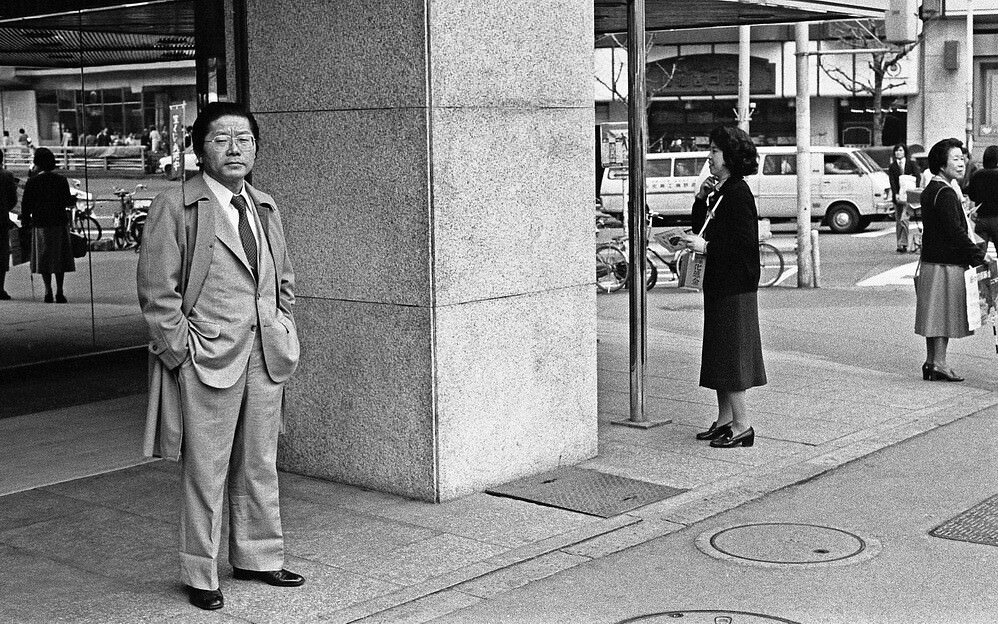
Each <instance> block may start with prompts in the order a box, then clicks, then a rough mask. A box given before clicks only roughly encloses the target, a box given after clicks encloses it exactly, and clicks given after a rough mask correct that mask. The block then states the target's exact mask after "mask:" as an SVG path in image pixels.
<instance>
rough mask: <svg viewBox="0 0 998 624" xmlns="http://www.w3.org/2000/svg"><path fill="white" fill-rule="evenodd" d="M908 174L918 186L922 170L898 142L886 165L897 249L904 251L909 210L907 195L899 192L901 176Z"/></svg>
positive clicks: (907, 232) (906, 245) (905, 147)
mask: <svg viewBox="0 0 998 624" xmlns="http://www.w3.org/2000/svg"><path fill="white" fill-rule="evenodd" d="M903 175H910V176H914V178H915V186H918V183H919V179H920V177H921V175H922V170H921V169H919V168H918V164H917V163H916V162H915V161H914V160H912V158H911V154H909V153H908V147H907V146H906V145H905V144H904V143H898V144H897V145H895V146H894V151H893V152H891V164H890V165H889V166H888V167H887V177H888V178H890V181H891V195H892V196H893V198H894V219H895V224H894V231H895V234H897V251H898V253H905V252H907V251H908V240H909V227H910V224H911V212H910V208H909V207H908V197H907V196H906V195H903V194H902V193H901V176H903Z"/></svg>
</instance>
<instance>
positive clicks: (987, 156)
mask: <svg viewBox="0 0 998 624" xmlns="http://www.w3.org/2000/svg"><path fill="white" fill-rule="evenodd" d="M982 162H983V163H984V168H985V169H996V168H998V145H989V146H988V147H987V149H986V150H984V159H983V161H982Z"/></svg>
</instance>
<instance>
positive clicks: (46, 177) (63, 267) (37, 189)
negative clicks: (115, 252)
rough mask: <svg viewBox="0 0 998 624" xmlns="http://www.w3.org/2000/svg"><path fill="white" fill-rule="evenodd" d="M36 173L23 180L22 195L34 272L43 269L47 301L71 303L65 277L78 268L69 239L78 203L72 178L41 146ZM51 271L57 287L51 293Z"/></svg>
mask: <svg viewBox="0 0 998 624" xmlns="http://www.w3.org/2000/svg"><path fill="white" fill-rule="evenodd" d="M34 164H35V166H34V171H35V175H33V176H31V177H29V178H28V181H27V182H25V183H24V195H23V196H22V197H21V225H22V226H30V227H31V230H32V231H31V234H32V236H31V272H32V273H40V274H41V276H42V281H43V282H44V283H45V303H52V302H53V301H55V302H56V303H68V302H67V301H66V295H65V294H64V293H63V278H64V276H65V274H66V273H72V272H73V271H75V270H76V261H75V260H74V259H73V247H72V243H71V242H70V239H69V213H68V212H66V209H67V208H69V207H70V206H73V205H74V204H75V203H76V198H75V197H73V194H72V193H71V192H70V191H69V180H67V179H66V178H64V177H62V176H61V175H59V174H58V173H56V172H55V154H53V153H52V150H50V149H49V148H47V147H39V148H38V149H37V150H35V156H34ZM52 275H55V284H56V291H55V296H54V297H53V294H52Z"/></svg>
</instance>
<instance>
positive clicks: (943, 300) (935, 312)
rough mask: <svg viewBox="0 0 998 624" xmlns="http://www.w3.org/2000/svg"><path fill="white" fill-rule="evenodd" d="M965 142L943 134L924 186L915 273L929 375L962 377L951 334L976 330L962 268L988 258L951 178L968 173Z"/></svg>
mask: <svg viewBox="0 0 998 624" xmlns="http://www.w3.org/2000/svg"><path fill="white" fill-rule="evenodd" d="M962 148H963V143H962V142H961V141H959V140H958V139H943V140H942V141H939V142H938V143H936V144H935V145H933V146H932V149H930V150H929V163H928V164H929V170H930V171H931V172H932V179H931V180H930V181H929V183H928V185H926V187H925V190H923V191H922V196H921V204H922V226H923V228H924V231H923V232H922V253H921V256H920V258H919V267H918V271H917V272H916V275H915V296H916V305H915V333H916V334H918V335H919V336H924V337H925V351H926V355H925V363H924V364H922V379H925V380H926V381H963V377H959V376H958V375H957V374H956V373H955V372H954V371H953V369H952V368H950V366H949V364H948V363H947V362H946V349H947V347H948V346H949V339H950V338H963V337H965V336H970V335H972V334H973V333H974V332H973V331H971V330H970V327H969V325H968V323H967V290H966V286H965V285H964V281H963V273H964V271H965V270H966V269H967V268H968V267H970V266H976V265H979V264H982V263H983V262H984V252H983V251H981V248H980V247H978V246H977V245H975V244H974V243H973V241H971V239H970V232H969V230H968V227H967V218H966V215H965V214H964V211H963V204H962V202H961V200H960V197H959V196H958V194H957V190H956V189H954V188H953V181H954V180H959V179H960V178H961V177H962V176H963V174H964V167H965V165H964V155H963V150H962Z"/></svg>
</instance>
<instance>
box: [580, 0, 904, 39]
mask: <svg viewBox="0 0 998 624" xmlns="http://www.w3.org/2000/svg"><path fill="white" fill-rule="evenodd" d="M594 4H595V19H596V23H595V26H596V35H597V45H606V46H616V45H618V44H616V43H614V42H613V41H612V40H609V39H606V40H605V43H601V41H600V37H599V35H606V34H610V33H618V34H620V33H626V32H627V0H595V3H594ZM886 9H887V0H854V1H853V2H842V1H837V0H814V1H812V2H804V1H802V0H645V29H646V30H647V31H649V32H652V31H662V30H681V29H689V28H709V27H713V26H740V25H750V24H752V25H754V24H786V23H790V22H812V21H825V20H839V19H855V18H881V19H882V18H883V17H884V12H885V11H886ZM618 40H619V38H618Z"/></svg>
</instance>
